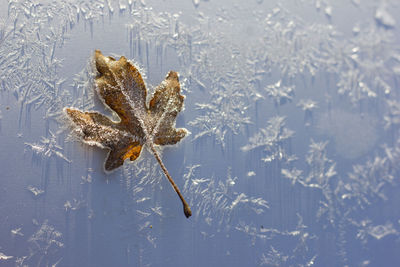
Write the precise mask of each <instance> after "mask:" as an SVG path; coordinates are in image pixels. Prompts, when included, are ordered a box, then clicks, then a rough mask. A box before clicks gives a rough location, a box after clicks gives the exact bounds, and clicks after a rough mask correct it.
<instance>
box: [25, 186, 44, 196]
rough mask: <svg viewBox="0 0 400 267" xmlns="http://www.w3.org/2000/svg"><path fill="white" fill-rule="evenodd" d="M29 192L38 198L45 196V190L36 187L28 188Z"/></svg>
mask: <svg viewBox="0 0 400 267" xmlns="http://www.w3.org/2000/svg"><path fill="white" fill-rule="evenodd" d="M28 190H29V191H30V192H31V193H32V194H33V196H35V197H38V196H40V195H42V194H44V190H42V189H39V188H37V187H34V186H32V185H30V186H28Z"/></svg>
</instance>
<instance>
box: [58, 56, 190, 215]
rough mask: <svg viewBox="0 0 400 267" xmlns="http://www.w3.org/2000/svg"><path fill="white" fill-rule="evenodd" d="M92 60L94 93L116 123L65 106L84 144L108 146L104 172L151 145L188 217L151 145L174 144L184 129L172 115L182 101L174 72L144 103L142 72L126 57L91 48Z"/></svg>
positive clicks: (159, 161) (188, 209) (164, 169)
mask: <svg viewBox="0 0 400 267" xmlns="http://www.w3.org/2000/svg"><path fill="white" fill-rule="evenodd" d="M95 62H96V69H97V71H98V75H97V77H96V79H95V85H96V90H97V93H98V94H99V96H100V98H101V99H102V100H103V101H104V104H105V105H107V106H108V107H110V108H111V109H112V110H113V111H115V112H116V113H117V115H118V116H119V118H120V121H112V120H110V119H109V118H108V117H106V116H104V115H102V114H100V113H98V112H82V111H80V110H77V109H73V108H66V109H65V111H66V113H67V115H68V117H69V118H70V119H71V120H72V122H73V124H74V126H75V130H76V131H77V132H78V133H79V134H80V135H81V137H82V139H83V141H84V142H85V143H87V144H89V145H96V146H99V147H101V148H106V149H109V150H110V152H109V153H108V157H107V159H106V161H105V164H104V169H105V171H112V170H114V169H116V168H118V167H120V166H122V164H123V163H124V161H125V160H126V159H128V158H129V159H130V160H131V161H134V160H135V159H137V158H138V157H139V156H140V152H141V150H142V147H143V146H146V147H147V148H148V149H150V151H151V152H152V153H153V155H154V156H155V158H156V159H157V161H158V163H159V164H160V166H161V168H162V170H163V172H164V173H165V176H166V177H167V178H168V180H169V181H170V183H171V184H172V186H173V187H174V189H175V191H176V193H177V194H178V196H179V198H180V199H181V201H182V204H183V209H184V213H185V216H186V217H190V216H191V215H192V212H191V210H190V208H189V205H188V204H187V202H186V201H185V199H184V198H183V196H182V194H181V193H180V191H179V189H178V187H177V186H176V184H175V183H174V181H173V179H172V177H171V176H170V175H169V173H168V171H167V169H166V168H165V166H164V164H163V162H162V160H161V158H160V156H159V154H158V152H157V150H156V149H155V145H172V144H176V143H177V142H179V141H180V140H181V139H182V138H183V137H184V136H185V135H186V133H187V131H186V129H183V128H180V129H176V128H175V120H176V116H177V115H178V113H179V112H180V111H181V110H182V107H183V100H184V97H183V96H182V95H181V94H180V85H179V80H178V75H177V73H176V72H174V71H170V72H169V73H168V75H167V76H166V78H165V80H164V81H163V82H162V83H161V84H160V85H159V86H158V87H157V88H156V91H155V93H154V95H153V98H152V99H151V100H150V102H149V104H147V103H146V95H147V90H146V86H145V84H144V82H143V79H142V76H141V75H140V73H139V71H138V70H137V69H136V68H135V67H134V66H133V65H132V64H131V63H130V62H129V61H128V60H127V59H126V58H125V57H123V56H122V57H121V58H120V59H119V60H118V61H117V60H115V59H114V58H112V57H105V56H103V54H102V53H101V52H100V51H99V50H96V52H95Z"/></svg>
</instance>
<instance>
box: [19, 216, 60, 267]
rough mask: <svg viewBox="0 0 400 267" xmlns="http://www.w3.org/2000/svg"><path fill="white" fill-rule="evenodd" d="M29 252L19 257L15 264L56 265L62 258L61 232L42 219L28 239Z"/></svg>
mask: <svg viewBox="0 0 400 267" xmlns="http://www.w3.org/2000/svg"><path fill="white" fill-rule="evenodd" d="M28 243H29V249H30V253H29V255H28V256H26V257H22V258H19V260H18V262H17V266H25V264H27V263H29V264H32V265H33V264H35V265H37V266H42V265H44V266H48V265H51V264H54V265H53V266H55V265H57V262H59V261H60V260H61V259H60V258H62V257H61V256H60V253H61V250H62V249H63V247H64V243H63V242H62V233H61V232H59V231H57V230H56V229H55V228H54V226H52V225H49V224H48V221H47V220H46V221H44V222H43V223H42V224H41V225H40V227H39V229H38V230H37V231H36V232H35V233H34V234H33V235H32V236H31V237H30V238H29V239H28Z"/></svg>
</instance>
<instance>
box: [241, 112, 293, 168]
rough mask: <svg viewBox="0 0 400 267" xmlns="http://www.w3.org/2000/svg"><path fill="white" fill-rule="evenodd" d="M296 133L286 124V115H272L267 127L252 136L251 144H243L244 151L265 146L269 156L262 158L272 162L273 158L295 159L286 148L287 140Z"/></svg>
mask: <svg viewBox="0 0 400 267" xmlns="http://www.w3.org/2000/svg"><path fill="white" fill-rule="evenodd" d="M293 135H294V132H293V131H292V130H289V129H288V128H287V127H286V125H285V117H280V116H276V117H272V118H270V119H269V120H268V125H267V127H266V128H264V129H261V130H260V131H259V132H258V133H256V134H255V135H254V136H252V137H250V139H249V144H247V145H245V146H243V147H242V148H241V149H242V151H245V152H246V151H251V150H255V149H258V148H264V151H265V152H266V154H267V156H266V157H265V158H263V159H262V160H263V161H264V162H270V161H273V160H285V161H288V162H290V161H293V160H294V159H295V157H294V156H293V155H288V152H286V149H285V142H287V141H288V140H290V138H292V137H293Z"/></svg>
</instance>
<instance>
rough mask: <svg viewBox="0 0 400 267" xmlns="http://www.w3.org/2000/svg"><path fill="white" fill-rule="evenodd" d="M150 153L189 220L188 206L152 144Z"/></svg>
mask: <svg viewBox="0 0 400 267" xmlns="http://www.w3.org/2000/svg"><path fill="white" fill-rule="evenodd" d="M149 146H150V149H151V151H152V152H153V155H154V157H155V158H156V159H157V161H158V163H159V164H160V166H161V169H162V170H163V172H164V174H165V176H166V177H167V179H168V181H169V182H170V183H171V185H172V187H173V188H174V190H175V192H176V193H177V194H178V196H179V198H180V199H181V201H182V204H183V212H184V213H185V216H186V218H189V217H190V216H192V211H191V210H190V207H189V204H188V203H187V202H186V200H185V199H184V198H183V196H182V194H181V191H179V188H178V186H177V185H176V184H175V182H174V180H173V179H172V177H171V175H169V172H168V170H167V168H166V167H165V166H164V163H163V162H162V160H161V158H160V156H159V155H158V152H157V150H156V149H155V147H154V145H153V144H149Z"/></svg>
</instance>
